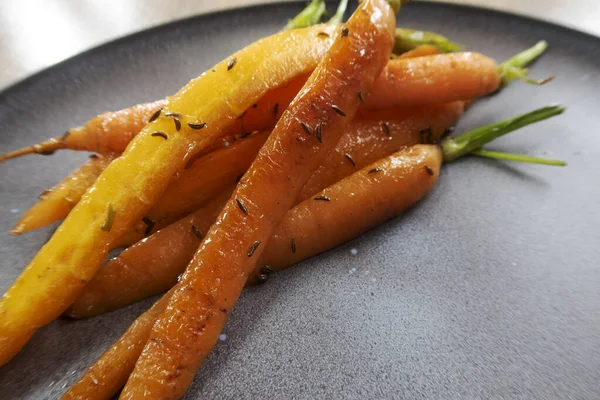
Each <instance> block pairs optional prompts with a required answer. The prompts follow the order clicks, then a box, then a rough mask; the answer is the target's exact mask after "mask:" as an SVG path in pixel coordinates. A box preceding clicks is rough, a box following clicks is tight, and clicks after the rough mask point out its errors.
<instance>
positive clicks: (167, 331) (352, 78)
mask: <svg viewBox="0 0 600 400" xmlns="http://www.w3.org/2000/svg"><path fill="white" fill-rule="evenodd" d="M346 27H347V28H348V29H349V34H348V35H347V36H345V37H339V38H337V39H336V40H335V42H334V43H333V45H332V47H331V48H330V50H329V52H328V54H327V55H326V56H325V58H324V60H322V61H321V63H319V65H318V66H317V68H316V69H315V71H314V72H313V74H312V75H311V77H310V78H309V80H308V82H307V83H306V85H305V86H304V87H303V88H302V89H301V90H300V92H299V94H298V96H297V97H296V99H295V100H294V101H293V102H292V104H290V106H289V107H288V108H287V110H286V111H285V112H284V114H283V116H282V118H281V119H280V121H279V122H278V124H277V125H276V127H275V129H274V131H273V133H272V134H271V136H270V137H269V139H268V140H267V142H266V144H265V145H264V146H263V148H262V149H261V151H260V152H259V154H258V156H257V158H256V160H255V161H254V162H253V164H252V166H251V167H250V169H249V171H248V172H247V173H246V175H245V176H244V177H243V178H242V180H241V181H240V183H239V184H238V186H237V188H236V190H235V191H234V194H233V195H232V198H231V199H230V200H229V201H228V202H227V204H226V205H225V208H224V210H223V212H222V213H221V215H220V216H219V219H218V220H217V222H216V223H215V224H214V225H213V227H212V228H211V229H210V231H209V232H208V234H207V236H206V238H205V239H204V241H203V242H202V245H201V246H200V248H199V250H198V252H197V253H196V255H195V256H194V259H193V260H192V262H191V263H190V265H189V266H188V268H187V269H186V272H185V273H184V274H183V275H182V278H181V280H180V282H179V283H178V284H177V286H176V289H175V293H174V294H173V297H172V298H171V300H170V302H169V305H168V306H167V309H166V310H165V312H164V313H163V314H162V315H161V317H160V318H159V319H158V321H157V322H156V324H155V325H154V327H153V329H152V333H151V336H150V339H149V341H148V343H147V344H146V347H145V348H144V350H143V352H142V355H141V356H140V358H139V359H138V362H137V363H136V367H135V369H134V371H133V372H132V374H131V376H130V378H129V380H128V382H127V384H126V385H125V388H124V389H123V392H122V394H121V398H123V399H136V398H141V397H142V396H147V397H150V398H156V399H176V398H180V397H181V396H182V395H183V394H184V393H185V390H186V389H187V387H188V386H189V384H190V383H191V381H192V379H193V377H194V375H195V373H196V370H197V369H198V368H199V367H200V365H201V364H202V361H203V360H204V359H205V357H206V356H207V355H208V354H209V353H210V351H211V349H212V347H213V346H214V344H215V343H216V341H217V340H218V336H219V333H220V332H221V330H222V328H223V326H224V325H225V322H226V319H227V314H228V313H229V311H230V310H231V308H232V307H233V306H234V304H235V302H236V301H237V299H238V297H239V295H240V293H241V290H242V288H243V287H244V284H245V282H246V279H247V277H248V274H249V273H250V272H251V271H252V269H253V267H254V265H255V260H256V259H257V258H258V257H259V256H260V253H261V252H262V251H263V249H264V244H263V246H262V247H261V246H260V244H261V243H263V242H265V241H266V239H268V238H269V237H270V236H271V233H272V231H273V229H274V228H275V227H276V225H277V224H278V223H279V222H280V221H281V219H282V218H283V216H284V214H285V213H286V212H287V211H288V210H289V208H290V207H291V206H292V204H293V202H294V200H295V199H296V197H297V195H298V194H299V191H300V189H301V188H302V186H303V185H304V183H305V182H306V181H307V180H308V178H309V176H310V174H311V173H312V171H314V169H315V168H316V167H317V166H318V164H319V163H320V162H321V160H322V159H323V158H324V157H325V156H326V154H327V153H328V152H329V150H331V149H332V148H333V147H334V146H335V144H336V143H337V141H338V140H339V138H340V137H341V134H342V132H343V130H344V129H345V127H346V126H347V124H348V122H349V121H350V120H351V118H353V117H354V114H355V113H356V110H357V108H358V98H357V93H358V91H366V90H367V89H369V87H370V86H371V84H372V82H373V81H374V80H375V78H376V76H377V75H378V74H379V73H380V71H381V69H383V67H384V66H385V64H386V62H387V59H388V58H389V54H390V52H391V49H392V46H393V37H394V28H395V18H394V15H393V13H392V10H391V9H390V7H389V6H388V4H387V3H386V2H384V1H383V0H365V1H363V2H362V3H361V5H359V8H358V10H357V11H356V12H355V13H354V14H353V15H352V17H350V19H349V21H348V23H347V24H346ZM332 106H336V107H337V109H338V110H344V111H343V112H342V113H345V115H346V116H342V115H341V113H340V112H339V111H336V108H335V107H332ZM301 123H304V124H306V125H308V127H312V129H313V130H315V129H316V126H317V124H319V123H320V124H322V132H323V133H322V143H320V142H319V141H317V139H316V135H315V134H312V135H308V134H307V132H305V128H303V127H302V125H301ZM240 202H242V203H243V204H245V207H246V210H247V212H244V211H243V210H242V208H243V207H240V205H239V204H240ZM254 257H255V258H254Z"/></svg>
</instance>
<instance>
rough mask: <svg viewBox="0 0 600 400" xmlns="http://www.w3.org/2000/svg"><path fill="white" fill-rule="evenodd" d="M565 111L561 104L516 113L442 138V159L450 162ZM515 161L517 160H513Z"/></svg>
mask: <svg viewBox="0 0 600 400" xmlns="http://www.w3.org/2000/svg"><path fill="white" fill-rule="evenodd" d="M564 111H565V107H563V106H548V107H542V108H539V109H537V110H534V111H531V112H528V113H526V114H522V115H518V116H516V117H513V118H509V119H506V120H504V121H500V122H496V123H493V124H490V125H487V126H483V127H481V128H477V129H473V130H472V131H470V132H467V133H465V134H463V135H460V136H457V137H455V138H448V139H444V140H443V141H442V143H441V147H442V150H443V152H444V161H445V162H452V161H455V160H457V159H458V158H460V157H463V156H465V155H467V154H470V153H472V152H473V151H476V150H480V149H481V147H482V146H483V145H485V144H487V143H489V142H491V141H492V140H494V139H497V138H499V137H500V136H504V135H506V134H507V133H510V132H512V131H515V130H517V129H519V128H522V127H524V126H527V125H530V124H533V123H535V122H539V121H543V120H545V119H548V118H551V117H553V116H555V115H559V114H562V113H563V112H564ZM515 161H517V160H515Z"/></svg>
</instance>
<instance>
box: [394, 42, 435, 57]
mask: <svg viewBox="0 0 600 400" xmlns="http://www.w3.org/2000/svg"><path fill="white" fill-rule="evenodd" d="M436 54H440V49H438V48H437V47H435V46H434V45H432V44H422V45H420V46H419V47H415V48H414V49H412V50H409V51H407V52H406V53H402V54H400V55H399V56H398V58H416V57H425V56H434V55H436Z"/></svg>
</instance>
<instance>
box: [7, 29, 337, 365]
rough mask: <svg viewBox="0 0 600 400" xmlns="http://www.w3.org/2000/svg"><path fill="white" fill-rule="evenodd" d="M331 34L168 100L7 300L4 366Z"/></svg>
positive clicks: (290, 40)
mask: <svg viewBox="0 0 600 400" xmlns="http://www.w3.org/2000/svg"><path fill="white" fill-rule="evenodd" d="M324 30H326V31H329V32H330V33H331V34H332V35H333V32H334V30H333V29H332V27H331V26H315V27H312V28H306V29H305V30H293V31H286V32H283V33H279V34H277V35H273V36H270V37H267V38H264V39H262V40H259V41H258V42H255V43H253V44H251V45H249V46H248V47H246V48H245V49H243V50H241V51H239V52H238V53H236V54H234V55H233V56H231V57H229V58H228V59H226V60H224V61H222V62H221V63H219V64H217V65H216V66H215V67H214V68H213V69H211V70H210V71H209V72H207V73H205V74H203V75H202V76H200V77H199V78H197V79H194V80H192V81H191V82H190V83H189V84H188V85H186V86H185V87H184V88H183V89H182V90H180V91H179V92H178V93H177V94H176V95H174V96H172V97H170V98H169V99H168V107H166V108H165V109H164V110H163V113H162V115H161V116H160V117H159V118H157V119H156V120H154V121H153V122H152V123H150V124H148V125H146V127H145V128H144V129H143V130H142V132H141V133H140V134H139V135H138V136H136V137H135V139H134V140H133V141H132V142H131V143H130V144H129V146H128V147H127V150H126V151H125V153H124V154H123V155H122V156H121V157H119V158H117V159H116V160H114V161H113V162H112V163H111V164H110V165H109V166H108V168H106V169H105V170H104V172H103V173H102V174H101V175H100V177H99V178H98V180H97V181H96V183H95V184H94V186H92V188H90V190H88V192H87V193H86V194H85V195H84V196H83V198H82V199H81V201H80V202H79V203H78V204H77V206H76V207H75V208H74V209H73V210H72V211H71V213H70V214H69V216H68V217H67V219H65V221H64V222H63V223H62V225H61V226H60V227H59V228H58V230H57V231H56V232H55V233H54V235H53V236H52V238H51V239H50V240H49V241H48V243H46V245H45V246H44V247H42V249H41V250H40V251H39V253H38V254H37V255H36V256H35V257H34V259H33V260H32V261H31V263H30V264H29V265H28V266H27V268H26V269H25V270H24V271H23V273H22V274H21V276H20V277H19V278H18V279H17V281H16V282H15V283H14V284H13V285H12V286H11V287H10V288H9V289H8V291H7V292H6V293H5V295H4V296H3V298H2V300H1V301H0V365H1V364H5V363H6V362H8V361H9V360H10V359H11V358H12V357H13V356H14V355H15V354H16V353H17V352H18V351H19V350H20V349H21V348H22V346H23V345H24V344H25V343H26V342H27V341H28V340H29V338H30V337H31V336H32V335H33V334H34V333H35V331H36V330H37V329H38V328H39V327H41V326H43V325H45V324H47V323H49V322H50V321H52V320H53V319H55V318H56V317H57V316H59V315H60V314H62V313H63V312H64V311H65V309H66V308H67V307H69V305H71V304H72V303H73V301H74V300H75V299H76V298H77V297H78V296H79V294H80V293H81V290H82V289H83V287H84V286H85V285H86V284H87V283H88V282H89V280H91V278H92V277H93V276H94V275H95V273H96V271H97V270H98V269H99V268H100V266H101V264H102V262H103V261H104V260H105V259H106V256H107V252H108V250H109V249H110V248H112V247H113V246H114V244H115V243H116V242H117V241H118V240H119V239H120V237H121V236H123V235H124V234H125V233H126V232H127V231H128V230H129V229H130V228H131V227H132V225H133V224H134V223H136V222H137V221H139V220H141V219H142V217H143V216H144V215H145V214H146V212H147V211H148V210H149V209H150V207H151V206H152V204H154V202H156V200H158V198H159V197H160V196H161V195H162V193H163V192H164V190H165V189H166V187H167V185H168V183H169V181H170V179H171V177H172V176H173V175H174V174H175V173H177V172H180V171H181V170H182V169H183V167H184V166H185V165H186V163H187V160H188V159H189V158H190V157H191V156H192V155H193V154H194V152H197V151H200V150H201V149H202V148H203V146H206V145H210V144H212V143H214V142H215V140H217V139H218V138H219V137H221V136H222V135H223V134H224V133H225V132H226V129H227V128H229V127H230V126H231V124H232V122H233V121H235V119H236V118H237V117H239V115H240V114H241V113H242V112H243V111H244V110H246V109H247V108H249V107H251V106H252V104H254V103H255V102H256V101H258V100H259V99H260V98H261V97H263V96H264V94H265V93H266V92H267V91H268V90H269V89H272V88H274V87H278V86H282V85H284V84H285V83H287V82H290V81H291V80H293V79H294V78H296V77H297V76H299V75H302V74H304V73H307V72H309V71H311V70H313V69H314V67H315V65H316V64H317V62H318V60H319V59H320V58H321V54H323V52H324V51H325V49H327V48H329V46H330V40H331V39H329V38H321V37H318V36H317V33H318V32H321V31H324ZM213 71H214V72H213ZM207 98H209V99H210V101H207ZM204 124H206V125H204Z"/></svg>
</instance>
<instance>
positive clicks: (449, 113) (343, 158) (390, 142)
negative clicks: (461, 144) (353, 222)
mask: <svg viewBox="0 0 600 400" xmlns="http://www.w3.org/2000/svg"><path fill="white" fill-rule="evenodd" d="M462 112H463V104H462V102H453V103H448V104H441V105H435V106H427V107H411V108H403V109H392V110H380V111H359V118H357V119H355V120H354V122H353V123H352V126H351V127H350V129H349V130H348V134H345V135H344V136H342V138H341V139H340V141H339V143H338V145H337V146H336V148H335V149H334V150H333V151H332V152H331V153H329V155H328V156H327V159H326V160H325V161H324V162H323V164H322V165H320V166H319V168H318V169H317V170H316V171H315V173H314V174H313V175H312V176H311V177H310V179H309V180H308V182H306V184H305V185H304V187H303V188H302V190H301V192H300V195H299V197H298V202H300V201H303V200H306V199H308V198H309V197H311V196H313V195H314V194H315V193H317V192H319V191H321V190H323V189H324V188H326V187H327V186H330V185H332V184H334V183H335V182H337V181H339V180H340V179H342V178H344V177H346V176H348V175H350V174H352V173H353V172H354V171H356V170H357V169H360V168H362V167H364V166H365V165H368V164H370V163H372V162H374V161H375V160H378V159H380V158H382V157H385V156H387V155H389V154H391V153H392V152H393V151H395V150H398V149H399V148H401V147H403V146H411V145H413V144H417V143H432V142H437V141H438V140H440V138H441V137H442V136H443V134H444V133H446V132H447V130H448V129H450V128H452V127H453V126H454V125H455V124H456V123H457V121H458V119H459V118H460V116H461V115H462ZM388 132H389V133H388Z"/></svg>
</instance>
